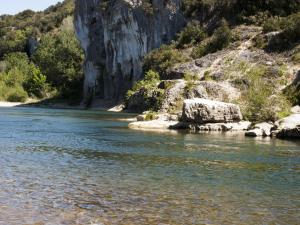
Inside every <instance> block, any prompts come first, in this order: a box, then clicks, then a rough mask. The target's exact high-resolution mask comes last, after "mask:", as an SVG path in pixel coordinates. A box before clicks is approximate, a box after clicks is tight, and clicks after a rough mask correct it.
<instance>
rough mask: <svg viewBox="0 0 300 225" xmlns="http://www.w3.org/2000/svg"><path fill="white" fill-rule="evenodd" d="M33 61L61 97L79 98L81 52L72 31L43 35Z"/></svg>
mask: <svg viewBox="0 0 300 225" xmlns="http://www.w3.org/2000/svg"><path fill="white" fill-rule="evenodd" d="M33 60H34V62H35V63H36V64H37V65H38V66H39V68H40V70H41V72H42V74H44V75H45V76H46V77H47V81H48V82H49V83H50V84H51V85H52V86H54V87H55V88H57V89H58V91H59V93H60V96H61V97H63V98H80V93H81V87H82V86H83V85H82V80H83V72H82V66H81V65H82V63H83V52H82V49H81V48H80V46H79V42H78V40H77V39H76V37H75V34H74V32H73V31H61V32H59V33H58V34H56V35H51V34H47V35H44V36H43V37H42V39H41V43H40V45H39V47H38V49H37V51H36V52H35V54H34V56H33Z"/></svg>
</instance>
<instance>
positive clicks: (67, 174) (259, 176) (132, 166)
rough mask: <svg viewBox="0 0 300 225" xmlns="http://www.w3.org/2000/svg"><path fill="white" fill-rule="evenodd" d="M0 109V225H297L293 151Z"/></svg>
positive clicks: (299, 198)
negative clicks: (134, 129)
mask: <svg viewBox="0 0 300 225" xmlns="http://www.w3.org/2000/svg"><path fill="white" fill-rule="evenodd" d="M128 117H131V115H127V114H113V113H106V112H92V111H71V110H53V109H34V108H11V109H5V108H0V224H1V225H2V224H3V225H10V224H13V225H15V224H16V225H20V224H39V225H41V224H70V225H71V224H72V225H73V224H105V225H106V224H139V225H142V224H172V225H173V224H299V222H300V142H289V141H281V140H270V139H251V138H245V137H243V136H239V135H236V134H230V135H220V134H219V135H212V134H190V133H177V132H161V133H155V132H141V131H133V130H129V129H127V123H126V122H121V121H120V120H119V119H121V118H128Z"/></svg>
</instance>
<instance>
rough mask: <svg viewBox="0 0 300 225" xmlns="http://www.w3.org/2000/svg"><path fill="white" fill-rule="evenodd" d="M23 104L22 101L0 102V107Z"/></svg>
mask: <svg viewBox="0 0 300 225" xmlns="http://www.w3.org/2000/svg"><path fill="white" fill-rule="evenodd" d="M21 105H24V103H22V102H0V107H16V106H21Z"/></svg>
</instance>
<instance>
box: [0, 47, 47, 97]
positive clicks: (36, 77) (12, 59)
mask: <svg viewBox="0 0 300 225" xmlns="http://www.w3.org/2000/svg"><path fill="white" fill-rule="evenodd" d="M2 63H3V64H5V65H6V66H5V69H4V70H3V71H2V72H1V73H0V84H1V92H0V96H1V99H2V100H7V101H22V102H23V101H25V100H26V99H27V98H28V96H31V97H39V98H42V97H44V96H45V95H46V92H47V89H48V86H47V84H46V78H45V76H44V75H43V74H41V72H40V70H39V68H37V67H36V66H35V65H34V64H33V63H32V62H30V61H29V59H28V57H27V55H26V54H25V53H20V52H17V53H11V54H8V55H6V56H5V57H4V61H3V62H2Z"/></svg>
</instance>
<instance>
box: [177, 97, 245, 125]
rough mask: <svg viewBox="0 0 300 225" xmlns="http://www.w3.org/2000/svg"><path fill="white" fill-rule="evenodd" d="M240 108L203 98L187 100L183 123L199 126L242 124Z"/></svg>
mask: <svg viewBox="0 0 300 225" xmlns="http://www.w3.org/2000/svg"><path fill="white" fill-rule="evenodd" d="M242 119H243V117H242V113H241V111H240V108H239V106H237V105H235V104H231V103H225V102H218V101H212V100H207V99H202V98H195V99H187V100H185V101H184V104H183V112H182V117H181V121H182V122H192V123H198V124H206V123H229V122H240V121H241V120H242Z"/></svg>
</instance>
